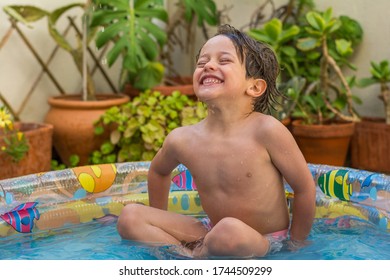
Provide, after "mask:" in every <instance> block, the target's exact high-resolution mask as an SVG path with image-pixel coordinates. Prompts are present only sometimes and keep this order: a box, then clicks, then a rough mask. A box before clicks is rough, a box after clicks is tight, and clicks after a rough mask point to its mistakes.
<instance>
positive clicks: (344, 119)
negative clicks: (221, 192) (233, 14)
mask: <svg viewBox="0 0 390 280" xmlns="http://www.w3.org/2000/svg"><path fill="white" fill-rule="evenodd" d="M268 24H269V25H268V26H267V25H265V27H266V28H263V29H261V30H252V31H251V34H252V36H254V37H255V38H256V36H257V37H258V38H259V39H260V40H265V39H266V38H267V36H268V37H270V38H271V39H272V40H273V41H271V43H272V42H273V45H274V48H275V49H276V50H278V48H276V47H279V50H280V51H279V57H281V55H283V56H284V59H283V62H282V65H283V66H284V69H287V70H288V71H286V72H284V76H283V75H282V79H283V81H282V82H281V84H282V88H284V89H285V90H286V94H289V99H288V100H287V102H286V104H288V110H287V111H288V113H289V115H290V116H291V117H292V118H293V119H294V121H293V122H292V125H291V130H292V133H293V135H294V137H295V139H296V141H297V143H298V145H299V147H300V149H301V150H302V152H303V154H304V156H305V158H306V160H307V161H308V162H311V163H324V164H331V165H344V164H345V160H346V156H347V152H348V147H349V143H350V138H351V136H352V134H353V131H354V123H355V122H357V121H359V120H360V119H359V116H358V115H357V114H356V112H355V109H354V106H353V102H359V100H358V99H357V98H356V97H354V96H353V95H352V91H351V87H352V86H353V85H354V83H355V79H354V78H353V77H352V78H347V77H346V76H345V74H344V73H343V71H342V67H343V66H348V67H350V68H352V69H354V66H353V65H352V64H351V63H350V62H349V61H348V58H349V57H350V56H351V55H352V53H353V47H355V46H356V45H357V44H358V43H359V42H360V40H361V37H362V29H361V27H360V25H359V24H358V23H357V22H356V21H355V20H353V19H351V18H349V17H347V16H340V17H338V18H335V17H333V14H332V9H330V8H329V9H328V10H326V11H325V12H318V11H315V10H310V11H308V12H307V13H306V14H305V17H304V18H303V19H300V20H299V21H297V26H294V25H292V26H291V25H290V27H288V26H286V27H284V26H283V25H282V24H281V22H278V21H277V20H271V21H270V22H269V23H268ZM287 25H288V23H287ZM298 31H299V33H298V34H297V32H298ZM284 38H285V39H284ZM290 39H291V40H290ZM275 46H276V47H275ZM291 47H293V48H291ZM294 76H296V77H295V78H294ZM297 77H301V79H299V80H297ZM291 79H292V80H291ZM289 81H290V82H289ZM293 84H295V86H293V87H292V86H291V85H293ZM340 140H341V141H340ZM339 141H340V143H339Z"/></svg>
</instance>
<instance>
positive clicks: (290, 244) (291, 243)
mask: <svg viewBox="0 0 390 280" xmlns="http://www.w3.org/2000/svg"><path fill="white" fill-rule="evenodd" d="M310 244H311V242H310V241H308V240H291V239H290V240H287V248H288V250H290V251H291V252H295V251H298V250H299V249H301V248H303V247H305V246H307V245H310Z"/></svg>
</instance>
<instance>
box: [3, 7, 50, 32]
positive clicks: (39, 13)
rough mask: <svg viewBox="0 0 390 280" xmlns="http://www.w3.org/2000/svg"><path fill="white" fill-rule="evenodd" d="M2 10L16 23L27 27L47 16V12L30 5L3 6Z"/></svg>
mask: <svg viewBox="0 0 390 280" xmlns="http://www.w3.org/2000/svg"><path fill="white" fill-rule="evenodd" d="M3 10H4V12H6V13H7V14H8V15H9V16H11V17H12V18H14V19H15V20H16V21H18V22H21V23H23V24H25V25H27V26H29V27H31V26H30V25H29V23H31V22H35V21H38V20H40V19H41V18H43V17H45V16H47V15H48V14H49V12H48V11H45V10H43V9H40V8H38V7H35V6H30V5H26V6H19V5H11V6H5V7H4V8H3Z"/></svg>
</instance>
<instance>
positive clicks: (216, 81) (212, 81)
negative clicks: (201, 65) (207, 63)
mask: <svg viewBox="0 0 390 280" xmlns="http://www.w3.org/2000/svg"><path fill="white" fill-rule="evenodd" d="M221 83H223V81H222V80H221V79H219V78H217V77H210V76H205V77H203V78H202V79H201V81H200V84H201V85H205V86H208V85H214V84H221Z"/></svg>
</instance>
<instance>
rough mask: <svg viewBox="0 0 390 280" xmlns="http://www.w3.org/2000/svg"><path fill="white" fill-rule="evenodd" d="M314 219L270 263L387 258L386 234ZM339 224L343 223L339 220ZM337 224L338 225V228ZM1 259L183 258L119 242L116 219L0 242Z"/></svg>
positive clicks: (358, 224) (363, 224)
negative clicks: (304, 240)
mask: <svg viewBox="0 0 390 280" xmlns="http://www.w3.org/2000/svg"><path fill="white" fill-rule="evenodd" d="M343 219H344V220H345V218H341V220H335V221H330V220H326V219H318V220H316V221H315V223H314V225H313V229H312V231H311V234H310V237H309V241H310V244H309V245H308V246H306V247H304V248H302V249H300V250H298V251H296V252H291V251H289V250H287V249H284V250H282V251H280V252H278V253H275V254H272V255H269V256H267V257H266V259H270V260H287V259H296V260H369V259H370V260H389V259H390V242H389V240H390V233H389V232H386V231H383V230H381V229H379V228H378V227H376V226H374V225H371V224H370V223H368V222H367V221H364V220H358V219H356V218H351V219H347V224H348V227H345V225H344V224H345V223H343V222H342V221H343ZM340 221H341V222H340ZM340 225H341V226H340ZM0 259H3V260H7V259H8V260H16V259H24V260H26V259H34V260H157V259H168V260H171V259H186V257H183V256H180V255H178V254H175V253H172V252H171V250H169V248H168V247H152V246H147V245H144V244H139V243H136V242H130V241H124V240H121V238H120V237H119V235H118V233H117V231H116V223H115V221H111V222H109V223H106V224H101V223H97V222H95V223H90V224H84V225H80V226H77V227H73V228H68V229H63V230H61V231H60V232H56V233H55V234H52V235H50V234H49V235H48V234H47V233H45V234H41V235H39V234H35V235H18V236H17V237H10V238H7V239H3V240H1V243H0Z"/></svg>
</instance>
